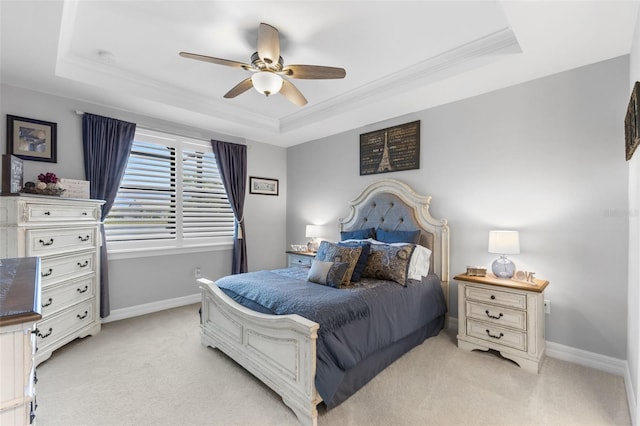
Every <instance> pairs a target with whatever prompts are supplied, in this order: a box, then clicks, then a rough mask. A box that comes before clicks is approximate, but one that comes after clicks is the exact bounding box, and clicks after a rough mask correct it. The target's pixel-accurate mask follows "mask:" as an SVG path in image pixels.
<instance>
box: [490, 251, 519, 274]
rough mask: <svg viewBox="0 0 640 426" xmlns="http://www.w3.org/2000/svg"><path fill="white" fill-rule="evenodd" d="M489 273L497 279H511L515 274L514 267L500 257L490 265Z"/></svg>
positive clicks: (507, 260)
mask: <svg viewBox="0 0 640 426" xmlns="http://www.w3.org/2000/svg"><path fill="white" fill-rule="evenodd" d="M491 272H493V275H495V276H496V277H498V278H511V277H513V274H514V273H515V272H516V265H515V264H514V263H513V262H512V261H510V260H509V259H507V258H506V257H504V256H500V257H499V258H497V259H496V260H494V261H493V263H492V264H491Z"/></svg>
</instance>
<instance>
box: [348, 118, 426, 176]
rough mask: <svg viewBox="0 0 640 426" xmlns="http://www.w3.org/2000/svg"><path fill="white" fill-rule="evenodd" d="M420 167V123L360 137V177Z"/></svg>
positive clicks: (402, 125)
mask: <svg viewBox="0 0 640 426" xmlns="http://www.w3.org/2000/svg"><path fill="white" fill-rule="evenodd" d="M419 168H420V121H414V122H411V123H406V124H401V125H399V126H394V127H389V128H386V129H382V130H376V131H373V132H369V133H363V134H361V135H360V176H364V175H372V174H376V173H389V172H399V171H401V170H413V169H419Z"/></svg>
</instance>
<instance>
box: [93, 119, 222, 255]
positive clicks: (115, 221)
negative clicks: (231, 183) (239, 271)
mask: <svg viewBox="0 0 640 426" xmlns="http://www.w3.org/2000/svg"><path fill="white" fill-rule="evenodd" d="M233 229H234V217H233V211H232V210H231V206H230V205H229V200H228V199H227V195H226V193H225V190H224V186H223V184H222V179H221V178H220V173H219V172H218V167H217V165H216V161H215V157H214V155H213V152H212V150H211V145H210V143H209V142H208V141H200V140H196V139H189V138H184V137H178V136H173V135H168V134H162V133H159V132H155V131H150V130H145V129H138V130H136V135H135V138H134V141H133V145H132V147H131V153H130V154H129V161H128V162H127V168H126V171H125V174H124V176H123V178H122V181H121V182H120V188H119V189H118V195H117V196H116V199H115V202H114V204H113V207H112V208H111V211H110V212H109V215H108V216H107V218H106V220H105V232H106V237H107V242H108V244H109V249H110V250H112V251H120V250H122V251H128V250H136V249H150V248H182V247H194V246H206V245H216V244H224V243H231V242H232V241H233Z"/></svg>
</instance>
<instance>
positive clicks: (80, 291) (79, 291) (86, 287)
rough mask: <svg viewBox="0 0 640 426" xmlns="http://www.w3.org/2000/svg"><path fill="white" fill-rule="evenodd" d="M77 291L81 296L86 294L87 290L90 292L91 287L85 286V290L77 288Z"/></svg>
mask: <svg viewBox="0 0 640 426" xmlns="http://www.w3.org/2000/svg"><path fill="white" fill-rule="evenodd" d="M76 290H78V293H80V294H82V293H86V292H87V290H89V286H88V285H85V286H84V288H76Z"/></svg>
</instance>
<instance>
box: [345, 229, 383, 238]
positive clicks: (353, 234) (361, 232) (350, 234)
mask: <svg viewBox="0 0 640 426" xmlns="http://www.w3.org/2000/svg"><path fill="white" fill-rule="evenodd" d="M375 237H376V230H375V228H365V229H357V230H355V231H341V232H340V240H342V241H344V240H366V239H367V238H375Z"/></svg>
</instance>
